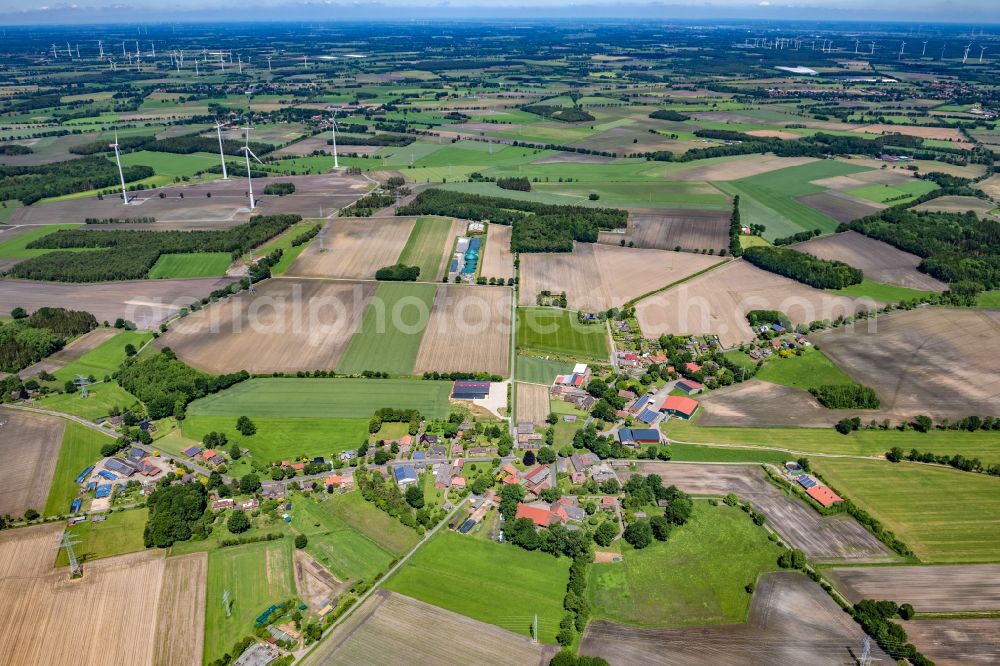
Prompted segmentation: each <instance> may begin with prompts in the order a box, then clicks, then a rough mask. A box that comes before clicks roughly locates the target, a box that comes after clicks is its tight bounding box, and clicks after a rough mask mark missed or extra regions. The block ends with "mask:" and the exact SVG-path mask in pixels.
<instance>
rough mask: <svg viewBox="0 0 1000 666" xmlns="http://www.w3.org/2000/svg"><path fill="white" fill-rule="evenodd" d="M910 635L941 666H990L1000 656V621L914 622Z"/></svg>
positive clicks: (907, 627)
mask: <svg viewBox="0 0 1000 666" xmlns="http://www.w3.org/2000/svg"><path fill="white" fill-rule="evenodd" d="M906 635H907V637H908V638H909V639H910V642H911V643H913V644H914V645H915V646H916V647H917V649H918V650H920V651H921V652H922V653H923V654H924V655H925V656H926V657H927V658H928V659H932V660H934V663H935V664H937V665H938V666H989V665H990V664H995V663H996V658H997V654H1000V620H998V619H967V620H923V619H921V620H914V621H911V622H907V623H906Z"/></svg>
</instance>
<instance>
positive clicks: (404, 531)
mask: <svg viewBox="0 0 1000 666" xmlns="http://www.w3.org/2000/svg"><path fill="white" fill-rule="evenodd" d="M323 506H324V507H325V509H326V510H328V511H330V512H331V513H332V514H333V515H334V516H336V517H337V518H339V519H340V520H342V521H343V522H344V523H346V524H347V525H350V526H351V528H353V529H354V530H356V531H357V532H360V533H361V534H363V535H365V536H366V537H368V538H369V539H371V540H372V541H374V542H375V543H377V544H378V545H379V546H381V547H382V548H384V549H385V550H387V551H389V552H390V553H392V554H393V555H402V554H403V553H405V552H407V551H408V550H410V549H411V548H413V547H414V546H415V545H417V541H419V539H420V537H419V536H418V535H417V533H416V531H415V530H413V529H410V528H409V527H406V526H405V525H403V524H402V523H400V522H399V521H398V520H396V519H395V518H393V517H392V516H390V515H389V514H387V513H386V512H384V511H382V510H381V509H379V508H378V507H376V506H375V505H374V504H372V503H371V502H368V501H365V499H364V498H363V497H361V493H359V492H356V493H346V494H343V495H336V496H335V497H332V498H331V499H329V500H327V501H326V502H325V503H324V504H323Z"/></svg>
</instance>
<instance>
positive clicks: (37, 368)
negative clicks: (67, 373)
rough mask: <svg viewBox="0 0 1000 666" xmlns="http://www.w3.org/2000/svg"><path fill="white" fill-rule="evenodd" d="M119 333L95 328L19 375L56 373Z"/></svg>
mask: <svg viewBox="0 0 1000 666" xmlns="http://www.w3.org/2000/svg"><path fill="white" fill-rule="evenodd" d="M119 332H120V331H119V330H118V329H114V328H105V327H103V326H101V327H98V328H95V329H93V330H92V331H88V332H87V333H84V334H83V335H81V336H80V337H78V338H74V339H73V340H71V341H70V342H69V344H67V345H66V346H65V347H63V348H62V349H60V350H59V351H57V352H56V353H54V354H50V355H49V356H46V357H45V358H44V359H42V360H41V361H39V362H38V363H34V364H32V365H29V366H28V367H27V368H25V369H24V370H22V371H21V372H19V373H18V374H19V375H20V376H21V377H30V376H33V375H37V374H39V373H40V372H42V371H43V370H44V371H45V372H49V373H54V372H56V371H57V370H59V369H61V368H62V367H64V366H65V365H67V364H69V363H72V362H73V361H76V360H78V359H79V358H80V357H81V356H83V355H85V354H87V353H88V352H90V351H92V350H93V349H95V348H96V347H98V346H99V345H101V344H103V343H104V342H106V341H107V340H109V339H111V338H113V337H114V336H115V335H116V334H118V333H119ZM74 378H75V377H74Z"/></svg>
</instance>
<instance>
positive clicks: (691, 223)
mask: <svg viewBox="0 0 1000 666" xmlns="http://www.w3.org/2000/svg"><path fill="white" fill-rule="evenodd" d="M624 238H625V244H626V245H627V244H628V243H629V241H632V242H634V243H635V246H636V247H643V248H653V249H657V250H673V249H675V248H677V247H680V248H682V249H684V250H709V249H710V250H714V251H715V253H716V254H718V253H719V251H720V250H722V249H725V248H728V246H729V213H727V212H725V211H717V210H660V211H656V210H633V211H631V212H630V213H629V221H628V230H627V232H626V234H625V236H624ZM604 239H609V240H613V239H614V235H611V234H607V235H606V236H604V237H602V242H603V240H604Z"/></svg>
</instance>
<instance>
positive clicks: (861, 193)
mask: <svg viewBox="0 0 1000 666" xmlns="http://www.w3.org/2000/svg"><path fill="white" fill-rule="evenodd" d="M936 188H937V184H935V183H934V182H932V181H929V180H919V179H917V178H914V179H913V180H911V181H909V182H906V183H902V184H900V185H869V186H867V187H859V188H856V189H853V190H848V191H847V194H850V195H852V196H855V197H860V198H862V199H867V200H868V201H874V202H876V203H891V204H892V205H894V206H895V205H899V204H901V203H906V202H907V201H912V200H913V199H916V198H917V197H919V196H920V195H922V194H927V193H928V192H930V191H931V190H934V189H936Z"/></svg>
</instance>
